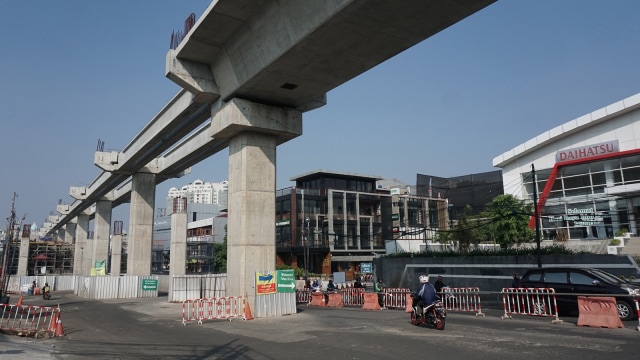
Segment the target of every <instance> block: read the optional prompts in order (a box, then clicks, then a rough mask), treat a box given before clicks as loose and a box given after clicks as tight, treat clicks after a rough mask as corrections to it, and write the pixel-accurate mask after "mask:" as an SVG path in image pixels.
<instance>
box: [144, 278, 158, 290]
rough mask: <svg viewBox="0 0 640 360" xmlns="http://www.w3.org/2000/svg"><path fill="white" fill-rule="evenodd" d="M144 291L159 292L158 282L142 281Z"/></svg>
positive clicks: (154, 280)
mask: <svg viewBox="0 0 640 360" xmlns="http://www.w3.org/2000/svg"><path fill="white" fill-rule="evenodd" d="M142 290H158V280H156V279H142Z"/></svg>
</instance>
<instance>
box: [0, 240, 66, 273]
mask: <svg viewBox="0 0 640 360" xmlns="http://www.w3.org/2000/svg"><path fill="white" fill-rule="evenodd" d="M74 250H75V245H74V244H69V243H64V242H53V241H30V242H29V259H28V262H27V275H29V276H33V275H44V274H73V257H74ZM19 257H20V242H19V241H12V242H10V243H9V246H8V258H9V261H8V264H7V269H8V270H9V272H8V273H7V274H10V275H16V274H17V273H18V259H19Z"/></svg>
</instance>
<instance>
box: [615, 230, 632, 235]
mask: <svg viewBox="0 0 640 360" xmlns="http://www.w3.org/2000/svg"><path fill="white" fill-rule="evenodd" d="M628 232H629V230H627V229H625V228H622V229H620V230H618V231H616V236H624V235H625V234H626V233H628Z"/></svg>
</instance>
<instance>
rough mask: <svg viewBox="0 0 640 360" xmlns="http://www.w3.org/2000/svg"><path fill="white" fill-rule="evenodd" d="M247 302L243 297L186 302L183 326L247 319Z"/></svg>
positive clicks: (184, 303)
mask: <svg viewBox="0 0 640 360" xmlns="http://www.w3.org/2000/svg"><path fill="white" fill-rule="evenodd" d="M247 310H248V309H247V302H246V300H245V299H244V297H243V296H227V297H221V298H210V299H196V300H186V301H183V302H182V325H183V326H186V325H187V322H189V321H197V322H198V324H200V325H201V324H202V321H203V320H218V319H223V320H229V321H231V320H232V319H242V320H250V319H247V314H248V313H250V312H249V311H247Z"/></svg>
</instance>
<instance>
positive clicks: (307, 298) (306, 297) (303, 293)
mask: <svg viewBox="0 0 640 360" xmlns="http://www.w3.org/2000/svg"><path fill="white" fill-rule="evenodd" d="M296 302H297V303H299V304H300V303H303V304H308V303H310V302H311V291H310V290H309V289H303V290H296Z"/></svg>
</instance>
